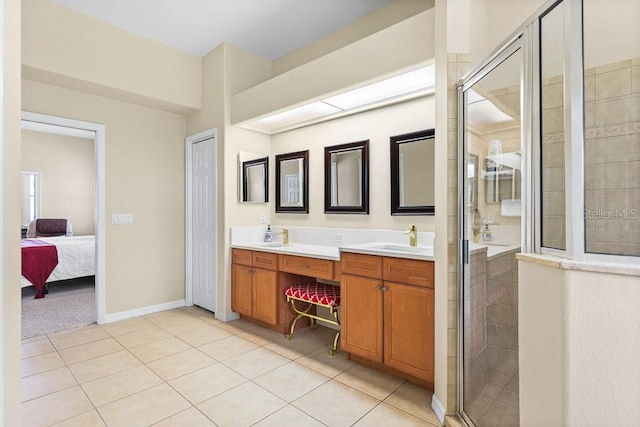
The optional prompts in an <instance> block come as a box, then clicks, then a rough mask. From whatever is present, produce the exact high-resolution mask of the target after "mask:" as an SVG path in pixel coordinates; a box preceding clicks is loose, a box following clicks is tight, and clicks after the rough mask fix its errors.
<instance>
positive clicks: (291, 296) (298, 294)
mask: <svg viewBox="0 0 640 427" xmlns="http://www.w3.org/2000/svg"><path fill="white" fill-rule="evenodd" d="M284 294H285V295H286V296H287V302H291V307H292V308H293V311H295V312H296V313H298V315H297V316H296V318H295V319H293V322H292V323H291V332H290V333H288V334H286V335H285V336H286V338H287V339H288V340H290V339H291V337H292V336H293V333H294V331H295V327H296V323H297V322H298V320H300V319H301V318H302V317H308V318H309V323H310V324H311V327H312V328H317V327H318V325H317V324H316V320H319V321H322V322H327V323H331V324H332V325H337V326H338V327H339V326H340V320H338V311H337V308H338V307H340V286H334V285H327V284H324V283H303V284H299V285H292V286H289V287H288V288H287V289H286V290H285V291H284ZM296 301H301V302H304V303H307V304H309V305H308V307H307V308H306V309H304V310H298V308H297V307H296V305H295V302H296ZM313 306H321V307H326V308H328V309H329V312H330V313H331V314H332V315H333V317H334V319H335V320H331V319H324V318H322V317H318V316H316V315H315V314H312V313H309V310H311V307H313ZM338 338H340V330H338V332H336V337H335V338H334V340H333V348H332V349H331V350H329V355H330V356H333V355H334V354H335V352H336V350H337V348H338Z"/></svg>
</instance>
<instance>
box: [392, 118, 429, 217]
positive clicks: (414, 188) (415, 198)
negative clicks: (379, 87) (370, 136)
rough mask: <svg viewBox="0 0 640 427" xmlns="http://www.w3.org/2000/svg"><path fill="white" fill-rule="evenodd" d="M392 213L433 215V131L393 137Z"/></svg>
mask: <svg viewBox="0 0 640 427" xmlns="http://www.w3.org/2000/svg"><path fill="white" fill-rule="evenodd" d="M389 147H390V149H391V153H390V154H391V168H390V169H391V215H434V214H435V174H434V153H435V130H434V129H428V130H423V131H419V132H412V133H407V134H404V135H397V136H392V137H391V138H390V143H389Z"/></svg>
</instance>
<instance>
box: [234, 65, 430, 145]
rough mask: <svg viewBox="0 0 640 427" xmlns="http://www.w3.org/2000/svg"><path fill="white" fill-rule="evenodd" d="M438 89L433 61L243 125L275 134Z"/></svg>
mask: <svg viewBox="0 0 640 427" xmlns="http://www.w3.org/2000/svg"><path fill="white" fill-rule="evenodd" d="M434 91H435V65H433V64H432V65H428V66H426V67H422V68H418V69H416V70H413V71H409V72H407V73H404V74H400V75H397V76H394V77H390V78H388V79H385V80H382V81H379V82H376V83H371V84H368V85H366V86H362V87H359V88H357V89H353V90H350V91H348V92H344V93H341V94H339V95H334V96H331V97H328V98H324V99H322V100H319V101H315V102H312V103H309V104H305V105H302V106H299V107H295V108H292V109H290V110H286V111H282V112H280V113H276V114H273V115H270V116H267V117H264V118H262V119H259V120H256V121H253V122H249V123H245V124H243V125H240V126H241V127H244V128H247V129H251V130H255V131H258V132H263V133H267V134H274V133H278V132H284V131H287V130H291V129H295V128H298V127H302V126H307V125H311V124H314V123H319V122H322V121H325V120H330V119H334V118H337V117H341V116H346V115H348V114H353V113H357V112H361V111H366V110H369V109H373V108H377V107H380V106H383V105H390V104H394V103H397V102H402V101H407V100H410V99H414V98H418V97H421V96H425V95H428V94H430V93H433V92H434Z"/></svg>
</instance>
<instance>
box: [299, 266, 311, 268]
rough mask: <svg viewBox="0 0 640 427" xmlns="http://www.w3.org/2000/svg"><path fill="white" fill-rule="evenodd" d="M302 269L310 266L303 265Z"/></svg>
mask: <svg viewBox="0 0 640 427" xmlns="http://www.w3.org/2000/svg"><path fill="white" fill-rule="evenodd" d="M300 267H301V268H309V266H308V265H301V266H300Z"/></svg>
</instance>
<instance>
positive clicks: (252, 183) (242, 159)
mask: <svg viewBox="0 0 640 427" xmlns="http://www.w3.org/2000/svg"><path fill="white" fill-rule="evenodd" d="M238 190H239V191H238V193H239V200H240V201H241V202H254V203H266V202H268V201H269V158H268V157H265V156H264V155H260V154H255V153H247V152H244V151H241V152H240V153H238Z"/></svg>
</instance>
